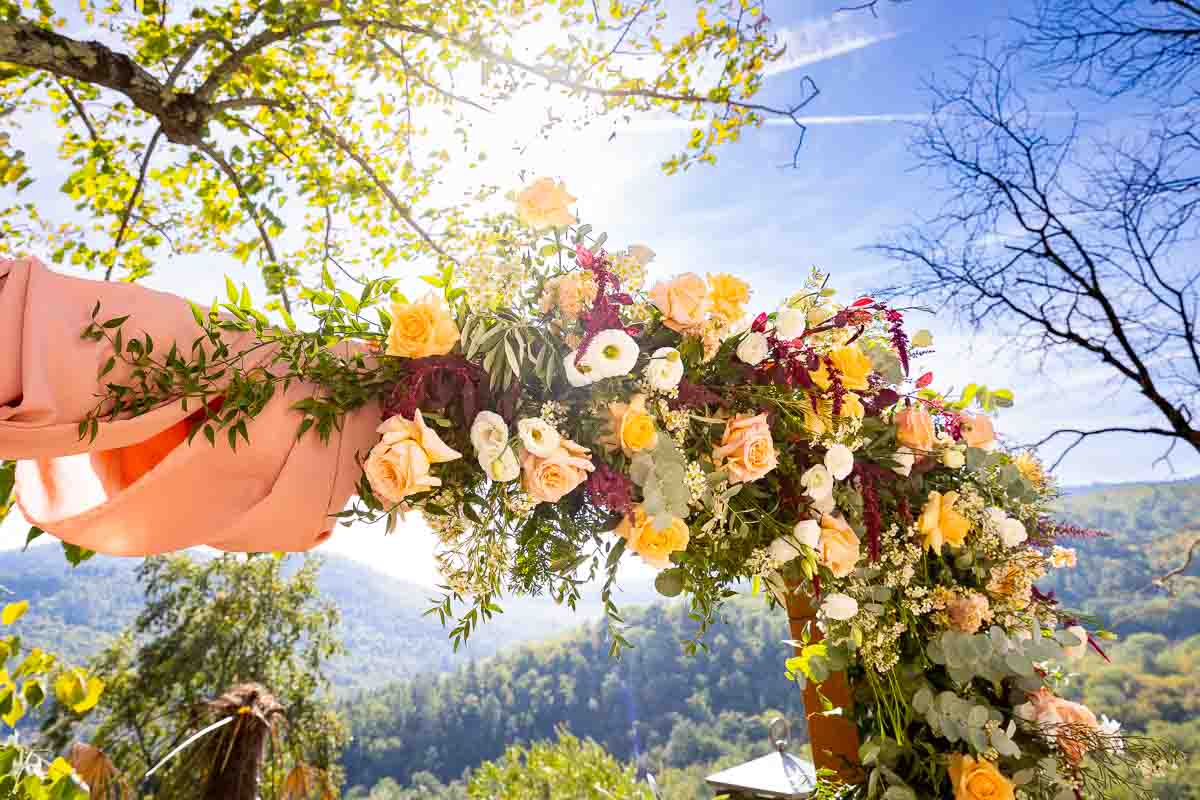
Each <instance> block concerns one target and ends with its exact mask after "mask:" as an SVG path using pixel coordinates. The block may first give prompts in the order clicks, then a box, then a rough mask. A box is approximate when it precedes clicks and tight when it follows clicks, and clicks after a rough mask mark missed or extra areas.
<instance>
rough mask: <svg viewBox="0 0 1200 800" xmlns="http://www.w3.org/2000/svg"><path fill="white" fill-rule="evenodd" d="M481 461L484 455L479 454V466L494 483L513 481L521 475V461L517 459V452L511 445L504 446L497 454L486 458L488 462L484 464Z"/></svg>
mask: <svg viewBox="0 0 1200 800" xmlns="http://www.w3.org/2000/svg"><path fill="white" fill-rule="evenodd" d="M483 462H484V457H483V456H482V455H481V456H480V457H479V464H480V466H482V467H483V470H484V472H486V473H487V475H488V477H489V478H491V479H492V480H493V481H495V482H496V483H508V482H509V481H515V480H516V479H517V478H518V477H519V476H520V475H521V462H520V461H518V460H517V454H516V453H514V452H513V449H512V448H511V447H506V448H504V451H503V452H502V453H500V454H499V455H495V456H492V457H491V458H490V459H488V463H486V464H484V463H483Z"/></svg>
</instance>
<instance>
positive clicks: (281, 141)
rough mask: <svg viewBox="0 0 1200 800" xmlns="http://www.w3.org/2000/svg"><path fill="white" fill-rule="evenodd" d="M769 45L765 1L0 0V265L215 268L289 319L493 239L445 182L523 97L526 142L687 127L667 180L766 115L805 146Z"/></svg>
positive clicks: (106, 270)
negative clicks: (531, 96)
mask: <svg viewBox="0 0 1200 800" xmlns="http://www.w3.org/2000/svg"><path fill="white" fill-rule="evenodd" d="M26 6H29V7H30V8H29V10H26ZM80 9H82V10H80ZM680 9H682V10H683V13H680ZM93 36H95V37H98V38H97V39H96V40H91V39H90V38H89V37H93ZM783 51H784V48H783V46H782V45H781V43H780V41H779V38H778V37H777V36H776V35H775V34H773V33H772V31H771V25H770V22H769V19H768V17H767V15H766V11H765V2H764V0H697V2H696V3H694V4H686V3H685V4H679V3H668V2H667V1H666V0H636V1H634V2H611V3H610V2H605V3H599V2H585V0H446V2H441V1H440V0H439V2H425V1H424V0H423V1H422V2H409V1H408V0H286V1H283V0H281V2H273V3H240V2H234V3H228V4H194V3H176V2H171V0H142V1H141V2H140V3H138V4H136V6H125V5H123V4H106V3H99V2H96V0H83V2H82V4H79V3H77V2H76V0H71V2H70V3H65V2H64V3H57V2H52V0H36V2H34V3H32V4H22V3H18V2H16V1H15V0H0V119H3V120H4V123H5V127H6V129H7V130H6V132H5V133H4V134H0V185H7V186H8V191H9V192H10V196H11V199H12V200H13V201H14V202H6V203H4V204H0V205H3V206H5V208H4V210H3V211H0V254H2V253H3V252H9V253H22V252H36V253H49V254H50V256H51V257H52V258H53V260H54V261H55V262H59V263H68V264H72V265H75V266H77V267H81V268H86V269H89V270H94V271H96V272H97V273H98V274H99V275H102V276H103V277H105V278H121V279H126V280H134V279H137V278H139V277H141V276H144V275H146V274H147V273H148V272H150V270H151V269H152V267H153V265H154V263H155V262H156V261H159V260H162V259H163V258H164V257H165V256H166V255H167V254H180V253H194V252H216V253H221V254H232V255H234V256H236V257H237V258H239V259H241V260H242V261H244V262H252V263H254V264H256V265H258V267H260V268H261V270H262V272H263V275H264V277H265V282H266V285H267V287H268V289H269V291H270V292H271V293H272V294H273V295H275V297H276V300H275V301H274V302H275V303H278V304H281V305H282V306H283V307H284V308H285V309H290V308H292V306H293V303H294V302H296V300H297V299H298V298H297V297H296V295H297V293H298V292H302V291H303V287H304V286H305V285H306V284H308V285H316V284H315V280H316V278H317V277H319V276H320V275H321V273H322V271H323V270H327V271H329V272H330V273H333V274H335V275H337V276H338V277H337V279H338V280H339V281H343V282H345V281H348V280H355V279H361V278H362V276H363V275H364V274H367V273H370V274H372V275H373V276H378V274H380V273H382V272H388V271H390V272H392V273H395V272H397V271H398V270H400V269H401V268H403V265H404V264H405V263H407V262H412V261H418V262H421V263H422V264H423V265H424V266H425V267H427V268H428V267H430V266H436V267H437V268H439V269H444V268H446V267H448V266H452V265H454V264H461V263H463V262H464V261H466V260H468V259H469V258H470V257H471V256H473V255H475V254H477V253H478V252H479V250H480V249H481V248H482V247H485V246H488V245H489V243H491V240H489V239H487V237H488V236H494V235H495V234H488V233H486V232H485V230H484V228H483V227H482V226H478V225H477V224H476V223H477V222H478V220H479V218H480V213H481V212H480V207H481V206H480V203H482V202H484V201H486V199H487V198H489V197H491V196H493V195H494V194H495V192H496V191H497V189H496V187H489V186H479V187H477V190H475V191H471V192H467V193H466V196H465V197H464V196H461V195H459V194H458V193H451V192H450V191H448V190H447V189H446V185H445V183H446V178H447V176H448V175H449V174H451V170H453V169H457V168H463V167H469V166H470V165H474V164H478V163H480V161H481V160H482V159H484V158H485V157H486V152H485V148H484V145H485V144H486V143H487V142H488V141H489V140H491V139H493V138H494V136H493V135H492V134H491V133H490V132H489V118H491V117H492V115H491V112H492V111H493V110H496V109H498V108H500V107H501V106H502V105H503V104H504V103H505V102H506V101H508V100H511V99H512V98H513V97H514V96H516V95H517V94H519V93H520V92H522V91H525V90H530V89H534V90H537V91H540V92H542V95H541V96H542V97H543V98H544V99H545V102H546V107H545V109H544V114H545V120H544V124H543V125H542V131H543V133H544V132H546V131H548V130H549V129H551V128H553V127H554V126H556V125H558V124H560V123H564V122H573V123H580V124H581V123H583V122H586V121H588V120H592V119H595V118H596V117H598V116H602V115H608V116H610V117H612V118H614V119H627V118H629V117H630V116H632V115H638V114H659V115H666V116H670V117H675V118H677V119H683V120H687V121H688V122H690V123H691V124H692V129H691V135H690V137H688V138H687V140H686V143H684V144H683V146H682V147H681V148H680V149H679V150H678V152H676V153H675V154H673V155H670V156H669V157H667V158H666V159H665V160H664V162H663V168H664V169H665V170H666V171H667V172H668V173H671V172H676V171H678V170H681V169H686V168H688V167H690V166H692V165H694V164H698V163H711V162H713V161H714V160H715V158H716V148H717V147H718V146H719V145H720V144H723V143H726V142H730V141H735V140H737V139H738V138H739V137H740V136H741V134H742V132H743V131H744V130H745V129H747V128H751V127H755V126H758V125H760V124H761V123H762V122H764V121H765V120H766V119H767V118H769V117H782V118H784V119H791V120H792V121H793V122H795V123H796V125H797V138H798V139H800V138H801V137H802V134H803V128H802V126H801V125H800V122H799V119H798V117H797V112H798V111H799V109H800V108H801V107H803V106H804V105H805V104H806V103H807V102H809V101H810V100H811V99H812V98H813V97H814V96H815V95H816V87H815V85H813V84H812V83H811V81H807V82H805V83H804V84H803V86H802V88H801V90H800V93H799V94H800V96H798V97H795V98H793V99H792V100H791V102H789V103H786V104H782V105H772V104H770V103H767V102H765V101H762V100H760V99H758V95H759V94H760V90H761V89H762V88H763V82H764V79H765V77H766V75H767V70H768V68H769V67H770V66H771V65H772V63H774V62H775V61H776V60H777V59H779V58H780V57H781V56H782V55H783ZM6 64H7V65H6ZM50 147H55V148H57V158H58V160H59V161H60V162H67V163H69V164H70V165H71V167H70V172H69V175H68V176H67V179H66V180H65V182H63V183H62V185H61V192H62V193H63V195H64V199H66V200H68V201H69V203H70V204H71V205H73V206H74V208H75V213H68V214H65V215H64V214H63V213H60V212H59V210H58V208H56V207H55V206H57V205H59V204H51V203H37V202H34V201H32V200H30V201H27V202H20V200H21V199H22V198H23V197H26V196H28V195H29V188H28V187H29V186H30V185H31V184H32V183H33V182H34V181H35V180H37V179H38V172H37V159H35V158H32V157H31V156H30V155H29V153H28V151H29V150H31V149H36V150H38V151H42V152H45V151H47V150H48V148H50ZM22 148H24V149H22ZM531 166H533V165H531ZM426 271H427V272H428V271H431V270H429V269H426Z"/></svg>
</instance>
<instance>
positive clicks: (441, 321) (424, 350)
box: [387, 292, 458, 358]
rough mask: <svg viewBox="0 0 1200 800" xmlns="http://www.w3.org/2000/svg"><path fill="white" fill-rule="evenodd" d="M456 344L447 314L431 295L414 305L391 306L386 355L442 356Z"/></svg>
mask: <svg viewBox="0 0 1200 800" xmlns="http://www.w3.org/2000/svg"><path fill="white" fill-rule="evenodd" d="M457 341H458V326H457V325H455V324H454V318H453V317H451V316H450V310H449V309H448V308H446V306H445V305H443V304H442V302H441V300H440V299H438V297H437V295H435V294H434V293H433V292H430V293H429V294H427V295H425V297H424V298H422V299H421V300H419V301H417V302H415V303H392V327H391V328H390V329H389V330H388V339H387V354H388V355H389V356H403V357H404V358H424V357H425V356H444V355H446V353H449V352H450V350H451V349H453V347H454V344H455V342H457Z"/></svg>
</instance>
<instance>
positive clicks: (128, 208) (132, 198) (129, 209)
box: [104, 128, 162, 281]
mask: <svg viewBox="0 0 1200 800" xmlns="http://www.w3.org/2000/svg"><path fill="white" fill-rule="evenodd" d="M161 136H162V128H158V129H156V130H155V131H154V135H153V136H151V137H150V142H149V144H147V145H146V152H145V153H143V154H142V166H141V168H140V169H139V170H138V177H137V183H135V184H134V185H133V191H132V192H130V193H129V199H128V200H126V201H125V210H124V211H122V212H121V225H120V228H118V230H117V236H116V238H115V239H113V250H114V251H116V250H120V249H121V245H122V243H124V241H125V233H126V231H128V230H129V218H130V215H132V214H133V207H134V205H135V204H136V203H137V199H138V196H139V195H141V193H142V187H144V186H145V185H146V172H147V170H149V169H150V159H151V158H152V157H153V156H154V148H155V147H156V146H157V145H158V140H159V138H160V137H161ZM115 265H116V261H115V260H114V261H113V263H112V264H109V265H108V268H107V269H106V270H105V271H104V280H106V281H107V280H111V279H112V271H113V267H114V266H115Z"/></svg>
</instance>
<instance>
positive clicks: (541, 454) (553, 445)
mask: <svg viewBox="0 0 1200 800" xmlns="http://www.w3.org/2000/svg"><path fill="white" fill-rule="evenodd" d="M517 433H518V434H519V435H520V437H521V444H522V445H523V446H524V447H525V449H526V450H528V451H529V452H531V453H533V454H534V455H535V456H537V457H538V458H547V457H548V456H550V455H552V454H553V453H554V451H555V450H557V449H558V445H559V443H560V442H561V441H562V437H561V436H559V435H558V431H556V430H554V428H552V427H551V426H550V425H549V424H547V423H546V420H544V419H542V418H541V417H526V418H525V419H523V420H521V421H520V422H518V423H517Z"/></svg>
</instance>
